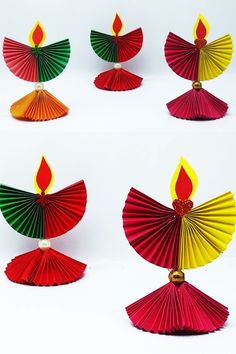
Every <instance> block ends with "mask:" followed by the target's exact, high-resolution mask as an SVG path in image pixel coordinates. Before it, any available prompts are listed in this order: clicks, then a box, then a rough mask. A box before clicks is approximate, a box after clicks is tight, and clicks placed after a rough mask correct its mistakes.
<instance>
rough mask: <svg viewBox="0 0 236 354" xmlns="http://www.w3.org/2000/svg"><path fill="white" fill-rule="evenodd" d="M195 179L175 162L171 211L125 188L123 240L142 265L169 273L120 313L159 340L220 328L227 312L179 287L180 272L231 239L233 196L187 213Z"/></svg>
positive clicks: (235, 211)
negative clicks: (163, 282)
mask: <svg viewBox="0 0 236 354" xmlns="http://www.w3.org/2000/svg"><path fill="white" fill-rule="evenodd" d="M196 187H197V175H196V173H195V172H194V171H193V169H192V168H191V166H190V165H189V164H188V163H187V162H186V161H185V160H184V159H183V158H181V160H180V162H179V165H178V167H177V170H176V171H175V173H174V176H173V179H172V182H171V196H172V200H173V203H172V206H173V208H169V207H166V206H164V205H162V204H160V203H159V202H157V201H155V200H154V199H152V198H150V197H148V196H147V195H145V194H143V193H142V192H139V191H138V190H136V189H134V188H131V190H130V192H129V194H128V197H127V200H126V203H125V207H124V210H123V224H124V230H125V234H126V237H127V239H128V241H129V243H130V245H131V246H132V247H133V248H134V249H135V251H136V252H137V253H138V254H139V255H140V256H142V257H143V258H144V259H146V260H147V261H148V262H150V263H153V264H155V265H157V266H160V267H164V268H167V269H169V270H170V273H169V283H167V284H166V285H164V286H162V287H161V288H159V289H157V290H155V291H153V292H152V293H151V294H149V295H146V296H144V297H143V298H142V299H140V300H138V301H136V302H134V303H133V304H131V305H129V306H128V307H127V308H126V311H127V313H128V316H129V318H130V320H131V321H132V322H133V324H134V325H135V326H136V327H138V328H139V329H142V330H145V331H148V332H153V333H164V334H180V333H186V334H202V333H208V332H212V331H214V330H217V329H219V328H220V327H222V326H223V325H224V323H225V321H226V319H227V317H228V314H229V313H228V309H227V308H226V307H225V306H223V305H222V304H220V303H219V302H217V301H215V300H213V299H212V298H210V297H209V296H208V295H206V294H204V293H203V292H201V291H200V290H198V289H197V288H195V287H194V286H193V285H191V284H189V283H188V282H187V281H185V277H184V273H183V271H182V270H183V269H190V268H197V267H200V266H204V265H205V264H207V263H209V262H211V261H212V260H213V259H215V258H217V257H218V256H219V255H220V254H221V252H223V251H224V250H225V249H226V247H227V245H228V243H229V242H230V241H231V239H232V234H233V232H234V230H235V223H236V207H235V200H234V198H233V194H232V193H231V192H227V193H225V194H222V195H220V196H219V197H216V198H214V199H212V200H210V201H208V202H206V203H204V204H202V205H200V206H197V207H193V202H192V197H193V195H194V193H195V190H196Z"/></svg>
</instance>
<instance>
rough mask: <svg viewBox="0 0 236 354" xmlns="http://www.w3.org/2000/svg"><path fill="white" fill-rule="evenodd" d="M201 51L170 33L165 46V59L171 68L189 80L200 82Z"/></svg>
mask: <svg viewBox="0 0 236 354" xmlns="http://www.w3.org/2000/svg"><path fill="white" fill-rule="evenodd" d="M199 56H200V50H199V49H198V48H197V47H196V45H195V44H192V43H189V42H187V41H185V40H184V39H183V38H181V37H179V36H177V35H176V34H174V33H172V32H170V33H169V35H168V37H167V40H166V44H165V57H166V61H167V63H168V65H169V66H170V68H171V69H172V70H173V71H174V72H175V73H176V74H177V75H179V76H181V77H183V78H184V79H187V80H192V81H196V80H198V66H199Z"/></svg>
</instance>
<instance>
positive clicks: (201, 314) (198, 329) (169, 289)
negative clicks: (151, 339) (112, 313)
mask: <svg viewBox="0 0 236 354" xmlns="http://www.w3.org/2000/svg"><path fill="white" fill-rule="evenodd" d="M126 311H127V314H128V316H129V318H130V320H131V321H132V322H133V324H134V326H136V327H137V328H139V329H142V330H144V331H148V332H153V333H163V334H204V333H209V332H212V331H215V330H217V329H219V328H221V327H222V326H223V325H224V323H225V321H226V320H227V318H228V315H229V312H228V309H227V308H226V307H225V306H223V305H222V304H220V303H219V302H217V301H215V300H214V299H212V298H211V297H209V296H207V295H206V294H204V293H203V292H201V291H200V290H198V289H197V288H195V287H194V286H192V285H191V284H189V283H187V282H186V281H184V282H182V283H181V284H174V283H172V282H169V283H168V284H166V285H164V286H162V287H161V288H159V289H157V290H155V291H154V292H152V293H151V294H149V295H146V296H145V297H143V298H142V299H140V300H138V301H136V302H134V303H133V304H131V305H129V306H127V307H126Z"/></svg>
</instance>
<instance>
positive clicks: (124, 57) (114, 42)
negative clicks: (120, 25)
mask: <svg viewBox="0 0 236 354" xmlns="http://www.w3.org/2000/svg"><path fill="white" fill-rule="evenodd" d="M90 41H91V45H92V48H93V50H94V52H95V53H96V54H97V55H98V56H99V57H100V58H101V59H103V60H106V61H108V62H111V63H122V62H125V61H128V60H130V59H132V58H133V57H135V56H136V55H137V54H138V52H139V51H140V50H141V48H142V44H143V32H142V29H141V28H137V29H136V30H134V31H132V32H129V33H127V34H125V35H123V36H111V35H108V34H105V33H101V32H97V31H93V30H92V31H91V34H90Z"/></svg>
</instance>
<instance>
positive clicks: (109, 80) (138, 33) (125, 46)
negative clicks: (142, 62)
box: [90, 14, 143, 91]
mask: <svg viewBox="0 0 236 354" xmlns="http://www.w3.org/2000/svg"><path fill="white" fill-rule="evenodd" d="M122 29H123V23H122V21H121V19H120V17H119V15H118V14H116V16H115V19H114V21H113V25H112V33H113V35H109V34H105V33H101V32H97V31H93V30H92V31H91V34H90V42H91V45H92V48H93V50H94V52H95V53H96V54H97V55H98V56H99V57H100V58H102V59H103V60H106V61H108V62H111V63H114V68H113V69H111V70H108V71H105V72H103V73H101V74H99V75H98V76H97V77H96V79H95V81H94V84H95V86H96V87H97V88H100V89H102V90H111V91H125V90H132V89H135V88H137V87H138V86H140V85H141V83H142V80H143V79H142V78H141V77H140V76H137V75H134V74H132V73H131V72H129V71H127V70H125V69H123V68H122V66H121V63H123V62H125V61H128V60H130V59H132V58H133V57H135V56H136V55H137V54H138V52H139V51H140V49H141V48H142V45H143V32H142V29H141V28H138V29H136V30H134V31H132V32H129V33H127V34H125V35H123V36H121V35H120V34H121V31H122Z"/></svg>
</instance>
